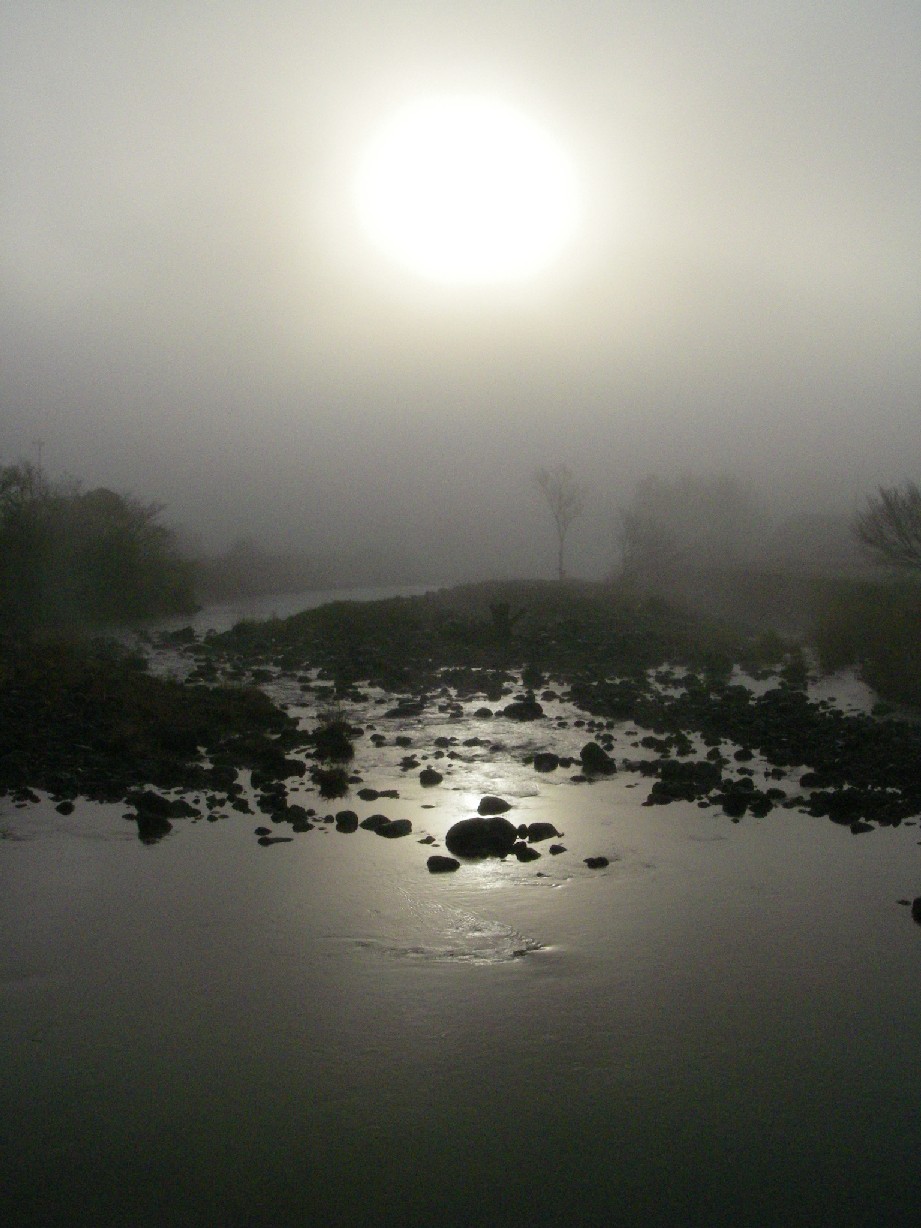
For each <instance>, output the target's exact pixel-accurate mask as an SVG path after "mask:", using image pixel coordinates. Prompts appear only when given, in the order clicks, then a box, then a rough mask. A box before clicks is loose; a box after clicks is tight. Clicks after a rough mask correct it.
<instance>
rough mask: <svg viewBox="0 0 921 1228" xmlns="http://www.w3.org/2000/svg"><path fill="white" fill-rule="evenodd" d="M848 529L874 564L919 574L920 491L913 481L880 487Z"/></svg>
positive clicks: (920, 541) (920, 550) (920, 538)
mask: <svg viewBox="0 0 921 1228" xmlns="http://www.w3.org/2000/svg"><path fill="white" fill-rule="evenodd" d="M851 527H852V530H853V533H854V536H855V537H856V538H857V540H858V541H859V542H860V544H861V545H862V546H865V547H866V548H867V550H869V551H870V552H871V553H872V554H874V555H875V556H876V559H877V561H878V562H881V563H887V564H888V565H889V566H890V567H899V568H902V569H907V570H916V571H921V490H919V489H918V487H917V486H916V485H915V483H914V482H905V483H904V484H903V485H902V486H880V487H879V493H878V494H877V495H875V496H870V497H869V498H868V499H867V502H866V506H865V507H864V509H863V511H861V512H858V513H857V515H856V516H855V518H854V521H853V524H852V526H851Z"/></svg>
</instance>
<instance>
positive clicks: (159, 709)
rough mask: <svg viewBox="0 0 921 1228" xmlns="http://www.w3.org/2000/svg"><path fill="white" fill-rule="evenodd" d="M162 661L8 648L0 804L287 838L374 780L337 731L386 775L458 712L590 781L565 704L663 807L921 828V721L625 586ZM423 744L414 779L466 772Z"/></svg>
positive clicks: (244, 630) (272, 631)
mask: <svg viewBox="0 0 921 1228" xmlns="http://www.w3.org/2000/svg"><path fill="white" fill-rule="evenodd" d="M146 651H147V652H148V653H149V654H150V661H151V663H152V664H153V666H154V669H153V671H152V672H151V671H150V670H148V669H147V668H146V666H147V659H146V658H145V657H143V656H139V655H138V654H132V653H131V652H129V651H127V650H126V649H124V648H123V647H118V646H117V645H115V644H112V643H102V644H100V643H97V642H94V643H92V644H90V645H83V646H79V645H77V644H75V643H73V642H70V643H62V642H57V643H55V642H45V643H41V644H33V645H31V646H30V648H29V650H28V652H26V651H24V649H23V648H22V646H19V647H17V646H16V645H15V644H13V643H12V642H7V643H6V645H5V646H4V649H3V658H2V668H3V671H4V688H5V692H6V696H7V699H6V712H7V721H6V723H5V733H4V735H3V737H2V741H0V788H2V789H3V790H4V791H6V792H11V793H12V794H13V796H14V798H15V799H16V800H17V801H18V802H20V803H22V804H27V803H28V801H29V799H30V791H31V792H32V793H34V790H36V789H39V790H45V791H47V792H48V793H49V794H50V795H51V797H52V798H53V800H54V801H55V802H56V803H57V804H63V805H64V806H65V807H66V806H72V804H73V801H74V799H75V798H77V797H78V796H84V797H87V798H89V799H93V800H97V801H116V800H123V801H126V802H128V803H130V804H134V805H138V802H137V798H138V797H139V796H143V794H144V791H148V792H149V791H150V790H151V789H159V790H161V791H166V792H170V793H173V794H175V795H176V796H175V797H174V798H172V799H166V800H164V801H161V802H160V803H155V802H152V801H151V800H150V798H149V797H148V798H147V801H146V806H147V808H148V809H151V808H153V809H156V807H157V806H158V805H159V806H160V808H161V810H162V811H163V815H164V817H167V818H169V817H182V816H181V812H178V813H177V812H175V807H176V806H178V805H179V803H180V802H181V803H182V805H183V806H185V807H187V808H189V809H190V810H191V813H193V814H194V815H201V814H203V813H208V814H211V815H217V816H220V815H222V814H225V813H227V812H228V811H229V810H232V809H238V808H240V807H241V806H243V805H247V806H248V805H249V801H254V803H255V805H256V806H257V807H259V808H261V809H262V810H263V811H265V812H267V813H269V814H270V815H271V817H272V819H273V821H274V822H276V823H279V822H286V821H287V822H289V823H297V824H300V825H303V823H304V822H305V816H304V814H303V810H304V807H303V806H302V805H301V804H300V802H299V803H298V805H297V807H296V808H295V809H293V810H292V809H291V805H290V802H289V799H288V791H289V788H291V787H293V786H297V787H298V789H302V788H306V790H307V792H308V793H313V794H314V795H315V797H314V799H313V800H315V801H316V802H317V803H318V805H320V804H322V800H323V799H325V798H329V797H334V796H342V797H344V796H347V795H348V794H349V792H350V790H351V789H352V788H353V787H354V786H355V785H357V784H358V783H360V782H361V780H362V778H361V777H360V776H359V777H358V778H356V773H355V772H352V773H351V775H350V772H349V771H347V770H346V768H345V767H343V766H342V765H341V764H335V763H333V764H330V763H329V762H327V760H328V759H330V758H333V759H335V756H330V755H329V754H328V753H327V752H326V751H325V750H324V748H323V744H322V740H320V741H318V738H317V731H318V729H320V728H322V727H323V726H324V725H328V724H329V723H330V722H334V723H335V722H338V723H339V724H340V726H341V727H342V728H343V729H345V730H346V731H347V733H348V737H349V738H350V739H351V740H352V741H353V742H354V746H355V755H356V765H357V767H358V769H359V770H364V771H365V772H369V773H373V770H374V758H373V755H372V756H371V759H370V761H368V753H367V752H368V750H369V749H371V748H373V747H375V746H379V745H380V744H382V741H384V742H385V741H386V740H387V734H386V733H385V732H383V730H384V729H385V728H386V727H387V722H393V721H404V722H412V720H413V718H420V720H421V719H422V718H424V716H425V714H426V713H428V712H431V711H439V712H446V713H448V714H450V715H452V716H453V718H454V719H456V720H457V721H459V722H462V723H463V726H464V729H465V731H466V733H467V734H468V736H469V737H470V738H473V739H486V740H489V739H490V738H491V736H492V735H493V733H494V730H495V722H497V721H501V722H505V723H506V725H507V724H508V722H516V723H518V724H521V725H525V724H526V725H528V726H529V727H531V728H532V729H533V730H534V731H535V734H537V735H538V737H537V743H539V744H537V745H536V749H535V750H534V752H533V753H532V755H531V759H532V761H533V763H534V765H535V770H536V771H541V770H544V769H546V770H550V771H553V770H556V768H557V767H558V766H562V769H563V770H564V771H570V772H571V773H572V775H573V777H574V778H580V777H582V778H584V776H585V773H584V771H583V770H582V767H580V763H579V755H577V756H576V759H575V760H574V759H573V756H572V753H571V751H568V750H567V751H561V750H560V748H559V746H558V745H557V744H556V742H557V733H558V731H559V729H560V728H562V729H567V728H568V727H569V723H570V720H569V718H566V717H563V716H562V715H560V713H559V712H557V711H556V708H555V705H557V704H558V703H559V702H565V703H566V704H569V705H572V706H573V707H574V708H575V709H576V710H577V711H579V712H581V713H582V714H583V715H582V717H577V718H576V720H577V723H579V724H582V725H583V726H584V728H585V730H586V738H585V740H584V741H585V744H586V745H587V744H589V743H592V744H596V745H597V746H598V747H600V749H601V751H602V752H603V754H604V755H605V756H607V757H609V758H610V759H611V761H612V765H613V767H614V768H616V769H617V770H620V771H622V772H630V773H634V774H635V776H636V780H637V784H641V783H642V784H645V785H646V786H647V787H648V789H649V792H648V797H647V804H649V805H657V806H659V805H667V804H670V803H671V802H673V801H677V800H685V801H694V802H697V803H698V804H699V805H701V806H704V807H710V806H715V807H718V808H720V810H721V811H722V812H723V813H724V814H725V815H726V816H727V817H728V818H730V819H733V820H739V819H741V818H742V817H743V816H745V815H750V816H753V817H759V816H760V817H763V816H765V815H767V814H769V813H770V812H771V811H772V810H774V809H775V808H778V807H781V808H786V809H797V810H800V811H802V812H805V813H809V814H812V815H826V816H827V817H828V818H830V819H832V820H833V821H834V822H837V823H840V824H842V825H846V826H848V827H849V828H850V829H851V831H853V832H854V833H855V834H862V833H863V832H866V831H869V830H872V827H873V826H874V825H898V824H899V823H901V822H903V821H911V820H914V818H915V817H916V816H917V815H918V814H919V813H921V785H919V783H918V780H917V773H916V770H915V765H916V763H917V762H918V761H919V758H921V729H919V727H918V726H917V725H916V724H910V723H908V722H905V721H900V720H895V719H887V720H885V721H882V720H878V719H876V718H875V717H874V716H872V715H871V714H869V713H866V712H859V711H851V712H845V711H843V710H841V708H840V707H839V706H837V705H836V704H835V703H833V702H832V701H830V700H829V699H822V700H818V699H813V698H810V695H809V693H808V681H809V679H808V672H807V669H806V663H805V660H804V657H803V654H802V651H801V649H800V648H799V646H798V645H796V644H794V643H790V642H787V641H785V640H783V639H782V638H781V637H779V636H777V635H774V634H771V633H764V634H762V635H760V636H758V637H754V638H752V637H749V638H744V637H743V636H742V635H741V634H739V633H738V632H736V631H733V630H731V629H727V628H725V627H716V626H713V625H712V624H707V623H705V622H703V621H702V620H701V619H699V618H697V617H695V616H694V615H692V614H690V613H688V612H687V611H684V610H681V609H680V608H678V607H674V606H670V605H667V604H665V603H663V602H661V601H656V600H654V599H639V598H636V597H633V596H630V595H627V594H624V593H618V592H616V591H615V590H612V589H610V588H608V587H606V586H601V585H588V584H567V585H558V584H547V583H544V584H542V583H539V582H518V583H513V582H508V583H504V584H496V583H493V584H481V585H470V586H463V587H460V588H455V589H449V590H442V591H439V592H433V593H426V594H423V595H419V596H414V597H395V598H390V599H387V600H382V601H368V602H362V603H358V602H334V603H330V604H328V605H324V606H321V607H318V608H315V609H309V610H304V611H302V612H300V613H298V614H295V615H293V616H291V617H288V618H285V619H270V620H267V621H262V622H241V623H239V624H237V625H236V626H235V627H233V628H232V629H230V630H229V631H226V632H224V633H214V632H209V633H206V634H204V635H198V634H197V633H196V632H195V631H194V629H193V628H191V627H188V628H185V629H178V630H174V631H169V632H164V633H161V634H160V635H159V637H156V638H155V639H153V640H151V641H149V643H148V645H147V649H146ZM740 667H741V668H742V669H743V670H744V671H745V673H744V678H743V677H742V676H741V675H740V674H739V673H738V670H739V669H740ZM167 674H169V675H172V676H165V675H167ZM180 677H181V679H182V680H180ZM743 683H744V684H743ZM380 718H383V720H384V722H385V723H384V724H383V725H381V726H380V727H378V721H379V719H380ZM391 727H392V726H391ZM420 728H421V726H420ZM588 735H591V736H588ZM403 736H405V737H409V738H410V741H409V742H408V743H407V745H410V744H411V745H412V749H413V755H410V756H406V759H407V760H408V761H409V762H410V764H411V765H412V770H421V771H426V770H429V771H434V767H433V765H432V762H430V760H436V759H439V758H443V757H444V756H445V753H446V750H447V751H450V752H451V753H455V754H456V753H457V751H456V748H452V747H450V744H448V745H447V746H446V745H439V746H435V745H426V744H425V743H424V741H420V739H419V738H418V736H416V737H413V736H411V735H409V734H406V733H404V735H403ZM577 749H578V751H579V754H581V751H582V747H579V748H577ZM638 752H639V753H638ZM591 753H592V752H589V754H591ZM348 758H351V755H350V756H348ZM366 764H367V766H365V765H366ZM547 765H552V766H551V767H547ZM404 770H409V769H408V768H407V769H404ZM254 772H255V773H256V780H257V781H258V788H257V789H256V790H255V794H254V796H253V797H252V798H251V799H249V800H247V799H246V798H244V797H243V794H244V793H246V792H247V791H252V781H251V774H252V773H254ZM436 774H437V773H436ZM589 774H590V773H589ZM305 781H307V782H309V783H307V784H306V785H305V784H304V782H305ZM376 787H377V785H376V782H374V781H373V780H372V781H369V782H368V788H369V789H370V790H371V792H373V791H374V789H375V788H376ZM307 800H310V799H307ZM170 806H173V807H174V812H173V813H170V811H169V809H168V808H169V807H170ZM140 809H143V807H141V808H140ZM311 809H312V810H314V813H316V809H315V808H313V807H311ZM310 817H313V816H310ZM327 817H329V818H330V819H331V817H332V816H327ZM141 828H142V829H144V824H143V822H142V823H141ZM151 830H152V829H151V828H150V826H149V825H148V826H147V828H146V834H147V835H149V834H151Z"/></svg>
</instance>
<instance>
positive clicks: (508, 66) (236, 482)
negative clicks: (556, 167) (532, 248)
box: [0, 0, 921, 574]
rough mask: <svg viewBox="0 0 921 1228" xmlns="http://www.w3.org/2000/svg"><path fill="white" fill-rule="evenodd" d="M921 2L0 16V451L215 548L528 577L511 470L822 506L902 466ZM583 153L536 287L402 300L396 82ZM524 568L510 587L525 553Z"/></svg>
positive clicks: (606, 505) (543, 528)
mask: <svg viewBox="0 0 921 1228" xmlns="http://www.w3.org/2000/svg"><path fill="white" fill-rule="evenodd" d="M919 47H921V4H918V3H917V0H912V2H908V0H906V2H904V3H887V2H885V0H875V2H874V3H848V2H847V0H835V2H834V3H806V4H804V3H803V2H802V0H798V2H797V3H787V2H786V0H769V2H768V0H764V2H761V0H747V2H746V3H744V4H742V3H739V2H738V0H732V2H729V0H726V2H718V3H708V2H707V0H696V2H691V0H686V2H680V3H679V2H677V0H675V2H669V0H661V2H658V3H657V2H656V0H643V2H642V3H640V2H639V0H627V2H624V3H617V2H616V0H603V2H601V0H599V2H597V3H587V2H583V3H579V2H578V0H569V2H567V3H562V2H553V3H551V2H548V0H527V2H525V0H519V2H508V0H489V3H476V2H475V0H463V2H462V3H451V2H450V0H439V2H438V3H434V2H429V3H421V2H417V3H412V2H410V0H388V2H381V0H360V2H357V0H353V2H351V3H350V2H349V0H336V3H325V2H319V0H315V2H313V3H310V2H306V0H300V2H299V3H293V2H291V3H287V2H280V0H261V2H260V3H256V2H255V0H252V2H242V0H241V2H236V0H213V2H210V3H207V2H205V0H199V2H198V3H193V2H191V0H190V2H188V3H179V2H172V3H166V2H162V3H158V2H157V0H143V3H142V2H141V0H111V2H108V3H102V2H96V3H94V2H92V0H81V2H80V3H76V2H74V3H69V2H64V0H56V2H54V3H43V2H41V0H23V2H20V0H4V3H2V4H0V63H2V82H0V89H2V99H0V116H2V119H0V125H2V131H0V211H2V212H0V218H2V257H0V259H2V271H0V346H2V353H0V361H2V368H0V384H2V389H0V391H2V399H0V460H2V461H4V462H6V461H10V460H13V459H16V458H17V457H18V456H20V455H23V454H29V455H33V456H34V454H35V444H34V442H33V441H35V440H39V439H40V440H42V441H43V444H44V446H43V458H44V461H45V463H46V465H47V467H48V469H49V471H50V472H51V473H52V474H53V475H59V474H61V473H64V472H69V473H71V474H74V475H77V476H79V477H80V478H82V479H83V481H84V482H85V483H86V484H87V485H98V484H105V485H109V486H112V487H114V488H115V489H118V490H122V491H131V492H133V493H136V494H138V495H139V496H141V497H143V498H145V499H158V500H161V501H163V502H165V503H166V504H167V505H168V509H169V515H170V517H171V519H172V520H174V521H176V522H181V523H183V524H184V525H185V526H187V527H188V528H189V529H191V530H197V531H200V532H201V533H202V534H203V537H204V540H205V542H206V544H208V545H214V546H220V545H223V544H226V543H227V542H228V541H230V540H231V539H232V538H234V537H236V536H239V535H242V534H247V533H248V534H252V535H255V536H257V537H260V538H262V539H264V540H267V541H271V542H272V543H273V544H275V545H279V546H281V545H287V546H297V545H303V546H304V547H305V548H309V549H326V548H332V547H337V546H338V545H339V544H341V543H343V542H345V541H347V540H360V541H364V542H366V543H368V544H371V545H373V544H376V543H381V545H382V546H384V547H386V546H394V545H395V546H399V545H402V544H404V543H418V546H419V548H420V549H421V550H422V552H423V555H424V557H426V558H430V559H432V560H433V568H434V566H435V560H438V559H444V558H454V557H458V558H461V557H463V556H464V555H465V553H466V556H468V557H469V556H476V555H477V554H479V553H480V552H482V557H483V559H484V560H487V561H489V560H495V564H493V563H492V562H489V564H488V565H489V566H491V567H494V566H498V567H500V569H505V570H508V571H517V570H520V571H529V570H533V568H534V566H535V565H541V563H545V564H546V570H547V572H548V574H549V572H550V571H551V570H552V564H553V555H552V543H550V542H549V541H548V536H547V535H548V530H549V525H548V524H547V523H546V516H545V514H544V513H543V512H542V510H541V508H540V505H539V502H538V496H537V495H536V493H535V492H534V490H533V488H532V486H531V484H530V482H529V476H530V474H531V473H532V471H533V469H534V468H535V467H536V466H537V465H540V464H546V463H552V462H554V461H557V460H565V461H566V462H568V464H569V465H570V467H571V468H572V469H573V470H574V471H575V472H576V473H577V474H578V475H579V476H580V477H583V478H584V479H585V480H586V481H588V482H590V483H591V485H592V488H593V491H594V499H593V502H592V504H591V506H590V508H589V509H588V510H587V511H586V515H585V518H584V521H583V523H582V525H581V526H580V527H579V529H578V532H577V530H575V529H574V530H573V535H574V536H573V545H574V554H575V558H576V560H577V567H576V569H578V564H579V561H580V562H581V566H582V567H583V568H585V569H589V568H591V567H593V566H596V565H597V564H598V560H599V559H600V558H601V557H602V555H603V553H604V551H605V549H606V548H607V546H606V542H607V541H608V540H609V539H610V537H611V534H612V527H611V519H612V511H613V508H614V507H615V506H616V504H617V503H618V502H619V501H624V500H625V499H626V498H627V497H628V496H629V494H630V490H631V488H632V486H633V484H634V483H635V481H636V480H637V479H638V478H639V477H641V476H643V475H644V474H645V473H649V472H657V473H666V474H667V473H672V472H675V471H676V470H677V469H680V468H690V469H697V470H713V469H725V468H733V469H736V470H737V471H739V472H741V473H742V474H743V475H746V476H750V477H751V478H752V479H754V480H755V481H757V482H758V483H759V485H762V486H764V487H765V488H766V489H768V490H769V491H770V490H773V491H775V492H776V493H778V494H779V495H780V498H781V501H782V503H783V504H784V505H789V506H794V505H796V506H799V505H802V504H804V503H806V502H807V501H808V495H809V491H810V488H811V487H812V486H815V488H816V499H817V502H819V503H821V504H822V505H823V506H825V507H828V506H834V505H836V504H837V505H838V506H841V507H843V508H844V509H845V510H846V509H849V508H850V507H851V506H852V505H853V503H854V502H855V500H856V499H857V498H858V497H859V495H860V494H861V493H862V492H864V491H866V490H870V489H872V488H873V487H874V486H875V485H876V484H877V483H879V482H895V481H900V480H902V479H903V478H905V477H914V478H916V479H917V478H918V477H919V476H921V395H919V393H921V364H919V357H921V354H919V336H921V328H919V325H921V242H919V241H921V138H919V118H921V57H919V54H918V49H919ZM458 93H461V94H475V95H478V96H486V97H494V98H497V99H501V100H504V101H505V102H507V103H508V104H510V105H512V106H514V107H516V108H518V109H519V110H520V111H522V112H524V113H525V114H526V115H528V116H529V117H531V119H532V120H533V121H534V122H535V123H537V124H539V125H540V126H541V127H542V128H543V130H544V131H545V132H546V133H547V134H548V136H549V137H550V138H551V139H552V140H554V141H555V142H556V143H557V145H558V146H559V147H560V148H561V149H562V150H564V151H565V154H566V156H567V157H568V158H569V159H570V161H571V163H572V164H573V165H574V167H575V173H576V176H577V178H578V181H579V184H580V190H581V197H582V201H583V218H582V223H581V227H580V230H579V232H578V236H577V239H576V240H575V241H574V242H573V244H572V245H571V246H570V248H568V249H567V250H566V251H564V253H563V254H562V255H561V256H560V258H559V259H558V261H557V262H556V264H554V265H553V266H552V267H551V268H550V269H549V270H548V271H546V272H544V273H542V274H540V275H537V276H535V277H533V278H531V279H530V280H526V281H523V282H516V283H508V284H498V285H491V286H488V287H485V288H484V287H470V286H461V287H458V286H445V285H440V284H433V283H427V282H424V281H422V280H420V279H419V278H418V277H417V276H416V275H415V274H413V273H411V272H409V271H407V270H404V269H402V268H401V267H400V266H398V265H397V264H395V263H393V262H392V261H391V260H390V259H389V258H388V257H386V256H385V255H383V254H382V253H380V252H379V251H378V250H377V249H376V248H375V247H373V246H372V245H371V243H370V241H369V240H368V238H367V236H366V235H365V233H364V232H363V231H362V230H361V228H360V227H359V225H358V222H357V219H356V216H355V211H354V207H353V200H352V193H353V179H354V175H355V168H356V165H357V162H358V159H359V156H360V154H361V152H362V150H363V149H364V148H366V146H367V143H368V142H369V140H371V138H372V136H373V134H374V133H375V131H376V130H377V128H378V126H379V124H380V122H381V121H382V119H384V118H386V117H387V116H388V115H389V114H390V113H391V112H393V111H394V110H396V109H397V108H399V107H400V106H402V105H404V104H405V103H407V102H410V101H412V100H413V99H415V98H419V97H426V96H431V95H441V94H458ZM519 561H520V563H521V565H520V567H519V566H518V565H517V564H518V562H519Z"/></svg>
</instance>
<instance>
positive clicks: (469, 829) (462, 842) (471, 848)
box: [445, 816, 518, 857]
mask: <svg viewBox="0 0 921 1228" xmlns="http://www.w3.org/2000/svg"><path fill="white" fill-rule="evenodd" d="M517 839H518V830H517V828H515V827H514V826H513V825H512V824H511V823H510V822H509V821H508V819H503V818H499V817H497V816H493V817H490V818H475V819H461V821H460V822H459V823H455V824H454V826H453V827H452V828H450V830H449V831H448V834H447V836H446V837H445V844H446V845H447V846H448V851H449V852H451V853H454V854H456V856H458V857H505V856H506V854H507V853H510V852H511V851H512V846H513V845H514V843H515V841H516V840H517Z"/></svg>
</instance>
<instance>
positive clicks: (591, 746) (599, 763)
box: [579, 742, 617, 776]
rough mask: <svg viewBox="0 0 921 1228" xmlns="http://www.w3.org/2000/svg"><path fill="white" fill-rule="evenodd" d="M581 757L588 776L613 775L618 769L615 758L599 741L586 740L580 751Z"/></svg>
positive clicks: (583, 769)
mask: <svg viewBox="0 0 921 1228" xmlns="http://www.w3.org/2000/svg"><path fill="white" fill-rule="evenodd" d="M579 758H580V759H581V760H582V771H583V772H585V774H586V775H587V776H612V775H613V774H614V772H616V771H617V765H616V764H615V763H614V760H613V759H612V758H611V756H610V755H609V754H608V752H607V751H606V750H603V749H602V747H600V746H599V745H598V743H597V742H586V743H585V745H584V746H583V747H582V749H581V751H579Z"/></svg>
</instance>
